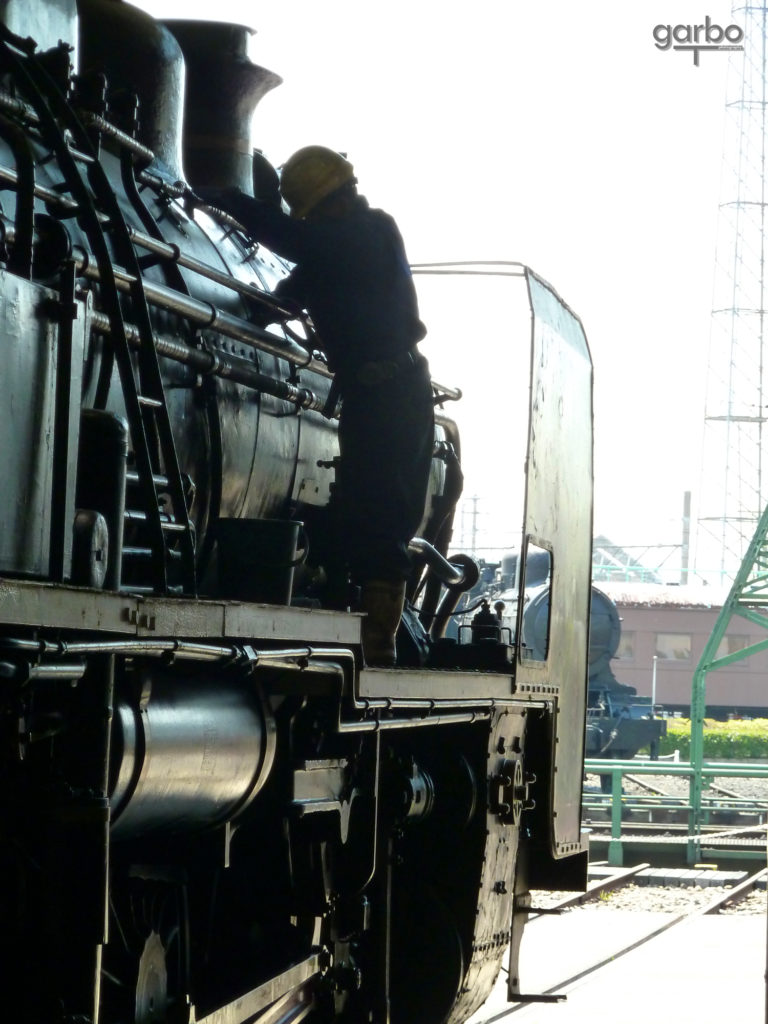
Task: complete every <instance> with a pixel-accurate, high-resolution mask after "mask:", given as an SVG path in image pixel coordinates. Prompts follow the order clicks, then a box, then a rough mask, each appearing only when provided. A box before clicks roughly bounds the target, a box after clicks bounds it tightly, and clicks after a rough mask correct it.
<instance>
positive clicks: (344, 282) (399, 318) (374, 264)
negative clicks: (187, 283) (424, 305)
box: [220, 193, 426, 382]
mask: <svg viewBox="0 0 768 1024" xmlns="http://www.w3.org/2000/svg"><path fill="white" fill-rule="evenodd" d="M220 205H223V206H224V208H225V209H226V210H227V211H228V212H230V213H231V214H232V215H233V216H234V217H236V218H237V219H238V220H239V221H240V222H241V223H242V224H243V226H244V227H245V228H247V230H248V232H249V233H250V234H251V235H252V236H253V237H254V238H255V239H256V240H257V241H259V242H263V243H264V245H266V246H267V248H269V249H271V250H272V251H273V252H276V253H277V254H278V256H282V257H284V258H285V259H287V260H290V261H291V262H292V263H295V264H296V266H295V268H294V269H293V271H292V272H291V274H290V275H289V277H287V278H286V279H285V280H283V281H281V282H280V284H279V285H278V286H277V288H276V289H275V295H276V296H279V297H280V298H284V299H285V298H287V299H292V300H294V301H295V302H297V303H298V304H299V305H300V306H302V307H303V308H305V309H307V310H308V311H309V313H310V315H311V317H312V320H313V321H314V324H315V327H316V328H317V332H318V334H319V336H320V341H321V343H322V347H323V349H324V351H325V353H326V355H327V357H328V362H329V366H330V368H331V369H332V370H334V371H336V372H337V373H338V375H339V377H340V378H341V381H342V382H343V381H344V380H345V378H347V377H348V375H353V374H354V371H355V369H356V368H358V367H359V366H360V365H361V364H362V363H366V362H370V361H375V360H386V359H391V358H392V357H393V356H396V355H399V354H401V353H404V352H407V351H408V350H409V349H412V348H413V347H414V346H415V344H416V343H417V342H418V341H420V340H421V339H422V338H423V337H424V335H425V334H426V330H425V328H424V325H423V324H422V323H421V321H420V320H419V313H418V306H417V301H416V291H415V289H414V286H413V279H412V277H411V271H410V268H409V266H408V260H407V258H406V255H405V248H404V246H403V240H402V238H401V236H400V232H399V231H398V228H397V225H396V224H395V222H394V220H393V219H392V217H390V216H389V214H387V213H384V212H383V211H382V210H372V209H371V208H370V206H369V205H368V202H367V200H366V199H364V198H363V197H362V196H358V197H357V199H356V203H355V207H354V209H353V210H352V211H351V212H350V213H349V214H348V215H347V216H344V217H339V218H328V219H327V220H326V219H319V220H296V219H294V218H293V217H289V216H287V214H284V213H283V212H282V211H281V210H278V209H276V208H275V207H274V206H271V205H269V204H267V203H263V202H259V201H258V200H256V199H252V198H251V197H250V196H247V195H245V194H243V193H238V194H234V193H228V194H226V195H225V197H223V200H222V203H221V204H220Z"/></svg>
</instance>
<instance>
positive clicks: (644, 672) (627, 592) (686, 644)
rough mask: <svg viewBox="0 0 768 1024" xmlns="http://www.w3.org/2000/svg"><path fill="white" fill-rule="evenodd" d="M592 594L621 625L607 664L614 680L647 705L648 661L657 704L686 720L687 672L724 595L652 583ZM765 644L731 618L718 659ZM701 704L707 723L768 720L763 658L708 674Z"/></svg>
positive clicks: (602, 586)
mask: <svg viewBox="0 0 768 1024" xmlns="http://www.w3.org/2000/svg"><path fill="white" fill-rule="evenodd" d="M596 586H597V588H598V589H599V590H602V591H603V593H605V594H606V595H607V596H608V597H610V598H611V599H612V600H613V601H615V603H616V606H617V608H618V610H619V616H620V618H621V641H620V644H619V649H618V652H617V657H616V658H615V659H614V660H613V662H612V663H611V664H612V668H613V672H614V674H615V676H616V678H617V679H618V680H619V682H622V683H628V684H629V685H630V686H634V687H635V689H636V690H637V692H638V694H640V695H642V696H646V697H650V696H651V689H652V680H653V665H654V661H653V659H654V655H655V656H656V659H657V660H656V703H657V704H661V705H663V706H664V707H665V708H667V709H668V710H677V711H682V712H684V713H686V714H687V712H688V710H689V708H690V703H691V684H692V679H693V672H694V669H695V668H696V666H697V665H698V662H699V659H700V657H701V654H702V652H703V650H704V645H705V644H706V642H707V640H708V639H709V637H710V635H711V633H712V630H713V628H714V625H715V622H716V620H717V617H718V614H719V612H720V610H721V608H722V606H723V602H724V600H725V598H726V597H727V591H718V590H716V589H715V588H712V587H701V586H697V587H693V586H662V585H659V584H653V583H617V582H605V583H603V582H600V583H596ZM767 625H768V622H767ZM766 639H768V633H767V632H766V631H765V630H762V629H761V628H760V627H759V626H757V625H754V624H753V623H751V622H749V621H748V620H746V619H742V618H738V617H737V618H734V619H733V620H732V621H731V624H730V626H729V628H728V632H727V634H726V636H725V637H724V639H723V641H722V644H721V651H720V652H719V653H720V654H730V653H734V652H735V651H738V650H741V649H742V648H744V647H747V646H749V645H750V644H752V643H757V642H760V641H763V642H764V641H766ZM706 703H707V713H708V714H709V715H711V716H712V717H717V718H726V717H727V716H728V715H729V714H733V713H741V714H745V715H749V716H751V717H755V716H758V715H759V716H760V717H768V651H760V652H757V653H755V654H751V655H749V657H747V658H745V659H744V660H743V661H737V662H735V663H733V664H731V665H728V666H726V667H725V668H721V669H717V670H716V671H713V672H710V673H709V675H708V676H707V696H706Z"/></svg>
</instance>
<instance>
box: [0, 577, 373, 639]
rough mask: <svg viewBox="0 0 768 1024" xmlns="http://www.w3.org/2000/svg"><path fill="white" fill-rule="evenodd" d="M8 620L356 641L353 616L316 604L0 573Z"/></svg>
mask: <svg viewBox="0 0 768 1024" xmlns="http://www.w3.org/2000/svg"><path fill="white" fill-rule="evenodd" d="M0 613H2V618H3V622H4V623H5V624H6V625H7V626H33V627H45V628H50V629H54V630H57V629H65V630H69V629H71V630H77V631H78V632H87V633H90V632H109V633H115V634H118V635H122V636H126V635H127V636H140V637H153V636H154V637H161V636H170V637H189V638H192V637H194V638H202V637H206V638H208V639H212V638H216V637H231V638H233V639H236V638H242V639H253V638H254V637H259V638H260V640H274V641H278V642H283V641H294V642H297V643H307V644H343V645H344V646H345V647H354V646H358V645H359V644H360V616H359V615H350V614H348V613H347V612H332V611H325V610H323V609H319V608H311V609H310V608H289V607H285V606H283V605H271V604H248V603H240V602H237V601H217V600H193V599H191V598H189V599H187V598H183V597H172V598H163V597H151V596H148V597H143V596H139V595H135V594H116V593H112V592H108V591H103V590H85V589H83V588H82V587H66V586H61V585H53V584H50V583H39V582H32V581H27V580H17V579H7V578H1V577H0Z"/></svg>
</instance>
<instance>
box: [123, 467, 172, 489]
mask: <svg viewBox="0 0 768 1024" xmlns="http://www.w3.org/2000/svg"><path fill="white" fill-rule="evenodd" d="M125 482H126V483H127V484H129V485H134V486H136V485H138V483H139V474H138V472H137V471H136V470H135V469H129V470H128V472H127V473H126V474H125ZM152 483H153V484H154V485H155V487H158V488H159V487H167V486H168V477H167V476H161V475H160V473H153V474H152Z"/></svg>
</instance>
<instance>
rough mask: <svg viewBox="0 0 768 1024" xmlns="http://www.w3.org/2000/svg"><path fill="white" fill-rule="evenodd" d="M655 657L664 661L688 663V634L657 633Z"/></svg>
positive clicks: (689, 648)
mask: <svg viewBox="0 0 768 1024" xmlns="http://www.w3.org/2000/svg"><path fill="white" fill-rule="evenodd" d="M656 657H657V658H663V659H664V660H666V661H690V659H691V636H690V633H657V634H656Z"/></svg>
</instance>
